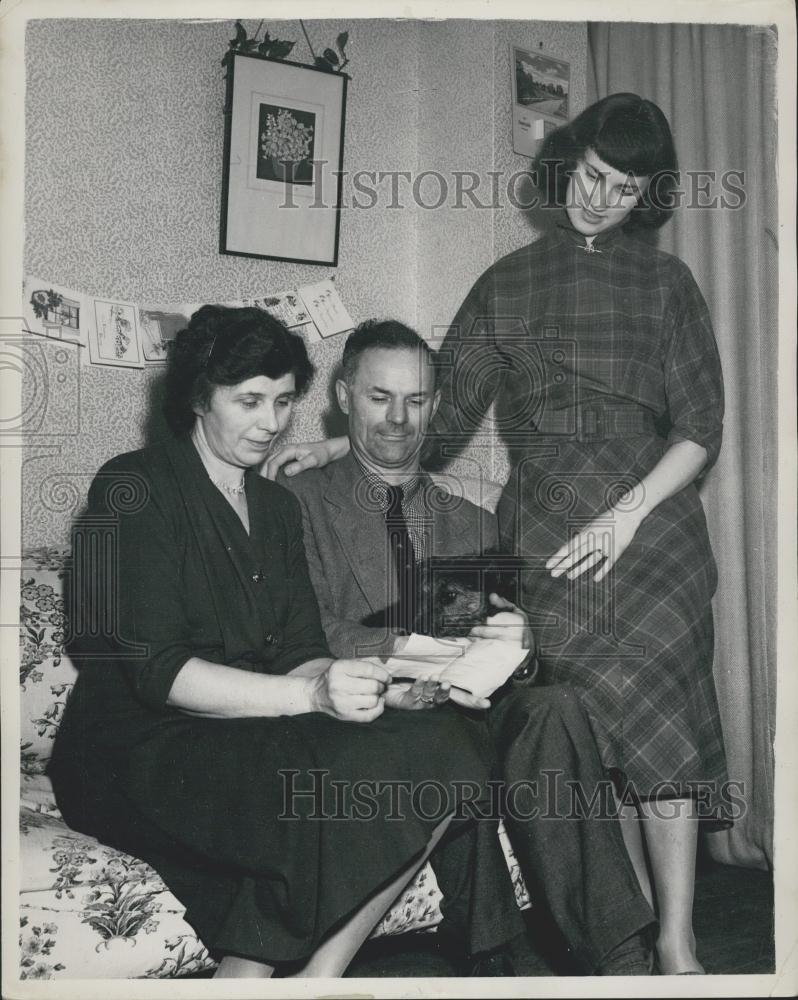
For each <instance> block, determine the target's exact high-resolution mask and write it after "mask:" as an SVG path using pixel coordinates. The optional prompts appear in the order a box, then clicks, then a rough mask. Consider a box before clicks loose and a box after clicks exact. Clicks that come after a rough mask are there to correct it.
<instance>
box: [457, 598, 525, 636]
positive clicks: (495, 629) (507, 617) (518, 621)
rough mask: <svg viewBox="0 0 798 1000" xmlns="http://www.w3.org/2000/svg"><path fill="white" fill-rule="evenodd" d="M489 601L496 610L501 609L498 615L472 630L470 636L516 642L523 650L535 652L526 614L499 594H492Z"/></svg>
mask: <svg viewBox="0 0 798 1000" xmlns="http://www.w3.org/2000/svg"><path fill="white" fill-rule="evenodd" d="M488 600H489V601H490V603H491V604H492V605H493V606H494V607H495V608H499V609H500V610H499V612H498V614H495V615H493V616H492V617H490V618H488V619H487V621H485V623H484V624H482V625H476V626H475V627H474V628H472V629H471V631H470V633H469V636H470V637H471V638H472V639H501V640H502V641H504V642H514V643H516V645H519V646H521V647H522V648H523V649H531V650H534V648H535V639H534V636H533V635H532V629H530V627H529V622H528V620H527V616H526V615H525V614H524V612H523V611H522V610H521V609H520V608H519V607H516V605H515V604H511V603H510V601H507V600H505V599H504V598H503V597H499V595H498V594H490V595H489V596H488Z"/></svg>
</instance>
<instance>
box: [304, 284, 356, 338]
mask: <svg viewBox="0 0 798 1000" xmlns="http://www.w3.org/2000/svg"><path fill="white" fill-rule="evenodd" d="M298 292H299V295H300V298H301V299H302V301H303V302H304V303H305V307H306V308H307V311H308V312H309V313H310V318H311V319H312V320H313V322H314V323H315V324H316V329H317V330H318V331H319V333H320V334H321V336H322V337H334V336H336V334H339V333H348V332H349V331H350V330H352V329H354V326H355V324H354V323H353V322H352V317H351V316H350V315H349V313H348V312H347V309H346V306H345V305H344V304H343V302H342V301H341V296H340V295H339V294H338V291H337V290H336V288H335V285H334V284H333V283H332V281H331V280H330V279H329V278H328V279H327V280H326V281H317V282H316V283H315V284H313V285H302V287H301V288H299V289H298Z"/></svg>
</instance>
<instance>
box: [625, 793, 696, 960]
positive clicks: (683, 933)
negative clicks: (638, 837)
mask: <svg viewBox="0 0 798 1000" xmlns="http://www.w3.org/2000/svg"><path fill="white" fill-rule="evenodd" d="M641 808H642V811H643V815H644V816H645V820H644V823H643V828H644V831H645V838H646V846H647V848H648V856H649V859H650V862H651V872H652V875H653V877H654V893H655V898H656V901H657V914H658V917H659V937H658V939H657V957H658V959H659V968H660V972H661V973H662V975H666V976H667V975H684V974H685V973H703V972H704V971H705V970H704V968H703V966H702V965H701V963H700V962H699V961H698V959H697V958H696V953H695V935H694V933H693V898H694V895H695V861H696V851H697V847H698V819H697V817H696V816H695V814H694V809H693V804H692V802H691V801H690V800H688V799H669V800H667V801H664V802H644V803H643V804H642V807H641Z"/></svg>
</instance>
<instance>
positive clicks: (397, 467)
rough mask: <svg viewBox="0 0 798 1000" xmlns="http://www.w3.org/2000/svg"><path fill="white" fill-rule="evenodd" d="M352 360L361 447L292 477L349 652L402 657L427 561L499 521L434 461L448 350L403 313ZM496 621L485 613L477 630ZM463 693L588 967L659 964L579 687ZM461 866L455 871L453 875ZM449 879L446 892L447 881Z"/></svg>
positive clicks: (573, 946) (325, 610)
mask: <svg viewBox="0 0 798 1000" xmlns="http://www.w3.org/2000/svg"><path fill="white" fill-rule="evenodd" d="M342 366H343V377H342V378H340V379H339V380H338V381H337V382H336V386H335V388H336V394H337V398H338V403H339V405H340V407H341V409H342V411H343V412H344V413H345V414H346V415H347V418H348V437H349V443H350V446H351V448H350V450H349V452H348V454H346V455H345V457H343V458H341V459H340V460H339V461H335V462H331V463H330V464H329V465H327V466H325V467H324V468H311V469H308V470H307V471H305V472H302V473H301V474H299V475H297V476H295V477H294V478H290V479H287V480H285V482H286V485H288V486H289V488H290V489H292V490H293V492H294V493H295V495H296V496H297V498H298V499H299V501H300V505H301V508H302V512H303V519H304V532H305V548H306V551H307V557H308V564H309V567H310V574H311V579H312V582H313V585H314V588H315V590H316V594H317V596H318V601H319V607H320V610H321V616H322V625H323V627H324V631H325V633H326V636H327V640H328V643H329V646H330V649H331V651H332V652H333V655H335V656H368V655H382V656H388V655H391V654H392V653H397V652H400V651H401V649H402V647H403V646H404V645H405V643H406V642H407V635H408V633H409V632H410V631H412V626H413V622H414V621H415V614H416V609H415V608H414V606H413V595H412V593H410V591H411V590H412V584H411V581H412V579H413V575H414V574H413V568H414V565H413V564H414V563H415V562H416V561H418V560H421V559H424V558H426V557H429V556H436V555H447V556H457V555H472V554H475V553H476V554H479V553H484V552H486V551H488V550H490V549H493V548H494V547H495V546H496V540H497V530H496V523H495V519H494V517H493V515H491V514H489V513H488V512H487V511H484V510H482V509H481V508H479V507H476V506H475V505H473V504H471V503H469V502H467V501H465V500H463V499H461V498H456V497H452V496H451V495H449V494H448V493H447V491H445V490H443V489H442V488H441V487H440V486H439V485H436V484H434V483H433V482H432V480H431V479H430V478H429V477H428V476H427V475H426V473H424V471H423V470H422V469H421V466H420V453H421V448H422V445H423V441H424V435H425V433H426V430H427V427H428V425H429V422H430V420H431V418H432V416H433V414H434V413H435V410H436V408H437V405H438V398H439V397H438V393H437V389H436V378H437V374H436V364H435V352H434V351H432V350H431V348H430V347H429V346H428V345H427V344H426V343H425V341H424V340H422V339H421V338H420V337H419V336H418V335H417V334H416V333H415V332H414V331H412V330H410V329H409V328H408V327H406V326H404V325H402V324H401V323H398V322H394V321H386V322H381V323H365V324H363V325H361V326H360V327H358V329H357V330H355V332H354V333H352V334H351V335H350V337H349V338H348V340H347V343H346V346H345V348H344V353H343V361H342ZM302 454H303V449H302V447H301V446H300V447H299V448H287V449H284V450H283V452H282V454H280V455H278V456H277V457H276V461H273V462H272V463H271V464H270V470H269V471H270V473H271V474H275V472H276V470H277V468H279V466H280V465H282V464H284V463H285V462H287V461H289V460H290V459H292V458H293V459H295V458H297V457H301V455H302ZM495 603H498V604H500V605H501V604H502V602H500V601H498V600H497V601H496V602H495ZM505 606H506V605H505ZM386 609H387V610H386ZM381 612H385V615H384V620H383V621H379V618H380V613H381ZM516 617H517V618H520V620H521V621H523V618H521V616H518V615H516ZM489 621H490V619H489ZM490 629H491V626H490V625H484V626H482V628H481V629H479V628H478V629H476V630H475V633H476V634H482V635H485V634H487V633H489V631H490ZM500 631H501V630H500ZM414 690H417V691H418V692H419V700H420V702H421V703H422V704H423V705H424V706H426V705H429V706H431V707H432V708H433V709H434V707H435V703H436V701H438V700H439V696H436V698H435V700H434V701H433V699H432V697H431V695H430V691H429V688H428V687H426V688H425V687H424V686H423V685H422V686H419V685H416V686H415V688H414ZM445 693H446V691H444V694H445ZM448 694H449V697H451V698H452V700H455V701H458V702H459V703H460V704H461V705H463V706H464V707H465V708H466V709H481V708H486V709H487V710H486V724H487V726H488V727H489V731H490V733H491V737H492V740H493V743H494V745H495V747H496V749H497V752H498V756H499V759H500V762H501V777H502V779H503V781H504V784H505V789H511V790H512V791H513V794H512V797H511V799H508V807H507V808H506V810H505V814H504V819H505V824H506V826H507V830H508V833H509V835H510V839H511V841H512V844H513V848H514V851H515V853H516V856H517V858H518V861H519V864H520V865H521V869H522V872H523V874H524V878H525V880H526V881H527V885H528V887H529V889H530V894H531V896H532V898H533V900H534V901H535V902H536V903H537V902H538V901H544V902H545V904H546V905H547V906H548V909H549V910H550V912H551V914H552V916H553V919H554V920H555V922H556V924H557V926H558V927H559V930H560V932H561V933H562V935H563V936H564V938H565V940H566V942H567V944H568V946H569V948H570V950H571V951H572V953H573V956H574V958H575V959H576V961H577V962H578V964H579V965H580V967H581V968H582V969H583V970H584V971H585V972H586V973H588V974H596V973H599V974H604V975H623V974H625V975H635V974H637V975H646V974H648V973H649V972H650V964H649V949H648V947H647V944H646V943H645V939H644V936H643V932H644V931H645V930H646V929H647V928H649V927H650V925H651V924H652V923H653V921H654V917H653V914H652V912H651V909H650V907H649V906H648V904H647V903H646V901H645V899H644V898H643V895H642V893H641V891H640V888H639V885H638V882H637V879H636V876H635V873H634V870H633V868H632V865H631V862H630V860H629V858H628V855H627V853H626V849H625V847H624V843H623V840H622V837H621V832H620V829H619V826H618V824H617V822H616V821H615V820H610V821H608V820H606V819H602V818H599V817H595V816H593V815H592V814H591V813H589V811H588V810H585V811H583V813H582V815H581V816H580V815H574V809H573V805H574V795H573V789H574V787H577V788H579V789H580V791H581V792H582V793H583V795H584V798H583V801H586V802H589V801H590V799H591V796H592V794H593V792H594V791H595V790H596V789H597V788H598V787H599V786H601V785H606V781H605V775H604V772H603V769H602V765H601V762H600V759H599V755H598V750H597V748H596V745H595V741H594V739H593V735H592V732H591V730H590V727H589V723H588V720H587V717H586V715H585V713H584V710H583V709H582V707H581V705H580V703H579V700H578V698H577V696H576V693H575V692H574V691H573V690H572V689H571V688H569V687H566V686H557V687H532V686H530V685H529V684H528V683H525V682H524V681H521V680H510V681H508V682H507V684H505V685H504V686H503V687H502V688H501V689H500V690H499V691H498V692H496V694H495V695H494V697H493V703H492V705H491V704H490V703H489V702H486V701H484V700H481V699H473V698H472V697H471V696H469V695H467V694H465V693H464V692H461V691H458V690H457V689H455V688H452V689H451V690H450V691H449V692H448ZM487 706H489V707H487ZM420 707H422V705H420ZM479 826H480V828H481V829H480V833H479V834H478V837H477V840H478V843H479V845H480V846H479V852H480V853H479V865H478V870H477V872H476V873H475V876H478V877H479V879H480V880H481V882H482V885H483V887H484V885H485V880H486V878H488V876H487V875H486V870H485V869H487V870H490V872H491V874H490V878H496V879H500V878H501V876H500V875H497V874H496V873H495V869H493V868H492V867H491V866H490V865H487V866H483V856H485V855H488V854H489V853H490V851H491V848H490V846H485V841H486V837H484V836H482V832H481V831H482V830H483V829H484V831H485V832H486V833H488V834H490V836H491V837H492V839H493V842H494V848H495V847H498V839H497V838H496V836H495V826H492V825H491V824H489V823H480V824H479ZM452 856H453V855H452V854H450V855H449V858H450V862H451V858H452ZM436 874H439V872H438V869H437V868H436ZM461 874H462V873H461ZM451 875H452V873H451V872H447V871H444V872H443V878H444V880H446V879H448V878H449V877H450V876H451ZM439 881H441V878H440V874H439ZM496 884H497V885H498V884H499V883H496ZM441 889H442V892H443V893H444V895H445V896H446V895H447V894H448V893H447V887H446V886H445V885H442V886H441ZM502 891H503V889H502V887H501V886H499V893H501V892H502ZM472 892H473V893H474V903H473V905H474V907H481V906H483V905H487V904H486V903H485V902H484V901H485V900H487V899H488V898H489V896H490V892H489V890H488V889H487V888H486V889H485V893H484V894H483V893H482V890H481V889H480V886H478V885H475V886H473V887H472ZM499 940H501V938H499ZM484 946H485V945H484V942H479V941H477V942H476V947H475V942H474V940H473V937H472V950H480V949H481V947H484Z"/></svg>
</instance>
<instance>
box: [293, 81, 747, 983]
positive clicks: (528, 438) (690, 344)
mask: <svg viewBox="0 0 798 1000" xmlns="http://www.w3.org/2000/svg"><path fill="white" fill-rule="evenodd" d="M676 170H677V165H676V154H675V150H674V145H673V139H672V136H671V131H670V128H669V125H668V122H667V120H666V119H665V116H664V115H663V113H662V111H661V110H660V109H659V108H658V107H657V106H656V105H655V104H652V103H651V102H650V101H646V100H643V99H641V98H640V97H638V96H637V95H635V94H613V95H611V96H610V97H607V98H605V99H603V100H601V101H598V102H597V103H596V104H593V105H592V106H591V107H589V108H587V109H586V110H585V111H584V112H582V114H580V115H579V116H578V117H577V118H576V119H574V121H573V122H571V123H569V124H568V125H565V126H563V127H562V128H560V129H558V130H556V131H555V132H553V133H551V135H549V136H548V137H547V139H546V141H545V143H544V145H543V148H542V150H541V153H540V156H539V158H538V161H537V163H536V164H535V172H536V179H537V184H538V187H539V188H540V190H541V192H542V193H543V194H544V196H545V203H546V204H547V205H548V206H550V207H552V208H555V209H556V224H555V225H554V226H553V227H552V231H551V232H549V233H548V234H547V235H545V236H544V237H542V238H541V239H539V240H537V241H536V242H534V243H532V244H530V245H529V246H526V247H522V248H521V249H520V250H517V251H515V252H514V253H511V254H509V255H508V256H506V257H504V258H502V259H501V260H499V261H498V262H497V263H496V264H494V265H493V266H492V267H490V268H489V269H488V270H487V271H486V272H485V273H484V274H483V275H482V276H481V277H480V278H479V279H478V280H477V282H476V283H475V285H474V287H473V288H472V290H471V292H470V293H469V294H468V296H467V298H466V300H465V302H464V303H463V305H462V306H461V308H460V310H459V311H458V313H457V316H456V317H455V319H454V321H453V323H452V325H451V327H450V330H449V333H448V335H447V337H446V339H445V341H444V343H443V345H442V348H441V351H442V353H443V352H446V353H447V354H448V356H449V357H450V358H451V364H450V366H449V368H448V371H446V370H444V377H443V380H442V386H441V389H442V400H441V405H440V407H439V410H438V413H437V416H436V418H435V421H434V422H433V425H432V427H431V437H432V438H434V439H435V440H437V443H438V444H439V445H446V454H447V456H451V455H453V454H456V452H457V451H458V449H460V448H461V447H462V446H463V445H464V444H465V443H466V442H467V441H468V439H469V438H470V436H471V435H473V433H474V431H475V430H476V429H477V427H479V425H480V422H481V420H482V418H483V417H484V415H485V412H486V410H487V409H488V407H489V405H490V404H491V403H494V402H495V413H494V420H495V423H494V427H495V429H496V431H497V433H499V434H500V435H501V436H502V438H503V439H504V440H505V441H506V442H507V444H508V447H509V450H510V456H511V460H512V463H513V469H512V473H511V475H510V479H509V481H508V483H507V485H506V487H505V489H504V492H503V495H502V499H501V502H500V504H499V510H498V514H499V519H500V527H501V532H502V540H503V544H504V545H505V546H506V547H507V548H512V550H513V551H514V552H516V553H518V554H520V555H522V556H524V557H525V559H526V560H527V565H528V571H527V573H526V579H525V584H524V605H525V610H526V611H527V613H528V614H529V616H530V621H531V624H532V625H533V628H534V629H535V632H536V638H537V640H538V646H539V660H540V665H541V672H542V676H543V679H544V681H545V683H552V684H562V683H569V684H573V685H574V686H575V687H577V688H579V689H580V691H581V693H582V696H583V701H584V704H585V706H586V708H587V710H588V713H589V715H590V718H591V721H592V723H593V725H594V729H595V733H596V738H597V741H598V743H599V747H600V750H601V753H602V758H603V761H604V763H605V766H606V767H607V768H608V770H609V771H610V773H611V774H612V776H613V778H614V779H615V784H616V789H617V791H618V794H619V797H620V799H621V801H622V802H623V803H624V816H625V819H626V821H625V822H624V824H623V827H624V836H625V838H626V842H627V847H628V849H629V852H630V855H631V857H632V860H633V862H634V864H635V868H636V870H637V872H638V877H639V879H640V882H641V886H642V888H643V891H644V893H645V894H646V895H647V897H648V898H649V900H651V899H652V898H654V899H655V900H656V907H657V912H658V916H659V922H660V929H659V937H658V941H657V954H658V960H659V968H660V971H661V972H662V973H664V974H674V973H675V974H689V973H701V972H703V971H704V970H703V968H702V966H701V964H700V963H699V961H698V959H697V957H696V954H695V938H694V935H693V930H692V907H693V893H694V882H695V858H696V846H697V839H698V827H699V820H700V821H701V822H702V823H703V824H704V826H705V828H706V829H708V830H709V829H717V828H722V827H724V826H728V825H729V822H730V821H729V819H727V818H726V816H725V815H724V805H725V802H724V798H723V791H724V784H723V783H724V781H725V780H726V761H725V753H724V748H723V738H722V733H721V726H720V719H719V714H718V706H717V698H716V694H715V688H714V682H713V676H712V658H713V622H712V608H711V598H712V595H713V593H714V590H715V586H716V569H715V563H714V559H713V556H712V550H711V548H710V543H709V538H708V535H707V528H706V521H705V518H704V512H703V509H702V506H701V501H700V499H699V496H698V492H697V489H696V485H695V484H696V480H697V479H698V477H699V476H701V475H703V474H704V473H705V472H706V470H707V469H708V468H709V466H710V465H711V464H712V463H713V462H714V461H715V459H716V457H717V454H718V451H719V448H720V442H721V433H722V418H723V387H722V378H721V370H720V362H719V358H718V352H717V347H716V345H715V339H714V336H713V332H712V327H711V323H710V318H709V314H708V311H707V307H706V304H705V302H704V300H703V298H702V296H701V293H700V291H699V289H698V287H697V285H696V283H695V281H694V279H693V277H692V275H691V273H690V271H689V269H688V268H687V266H686V265H685V264H684V263H683V262H682V261H680V260H679V259H677V258H676V257H673V256H671V255H669V254H666V253H664V252H662V251H659V250H657V249H655V248H653V247H652V246H651V245H649V244H648V243H646V242H643V241H640V240H636V239H634V238H633V237H632V232H633V230H634V229H635V228H639V229H642V228H645V227H648V228H656V227H658V226H661V225H662V224H663V223H664V222H665V221H666V220H667V218H668V217H669V215H670V209H669V207H668V198H669V196H670V195H671V194H672V192H673V190H674V188H675V185H676V183H677V173H676ZM550 214H552V215H554V213H550ZM340 448H341V445H340V444H339V443H338V442H336V444H335V445H334V446H332V447H330V446H328V447H327V448H326V449H317V450H316V451H315V452H314V451H313V449H312V448H311V449H308V448H298V449H294V450H293V451H291V452H287V453H285V454H284V455H283V456H281V457H280V460H279V461H280V462H281V463H283V462H285V461H288V460H289V459H294V461H295V465H294V468H296V469H297V470H298V469H299V468H300V467H308V466H309V465H311V464H318V463H319V462H321V461H323V460H324V459H325V456H326V457H335V456H336V454H337V453H339V452H340ZM291 471H293V469H292V466H290V465H289V466H287V468H286V472H287V473H289V474H290V472H291ZM638 820H640V821H641V822H638ZM641 830H642V832H643V835H644V836H643V838H641ZM644 843H645V849H644V846H643V844H644ZM649 871H650V873H651V876H652V877H653V892H652V887H651V884H650V881H649Z"/></svg>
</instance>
